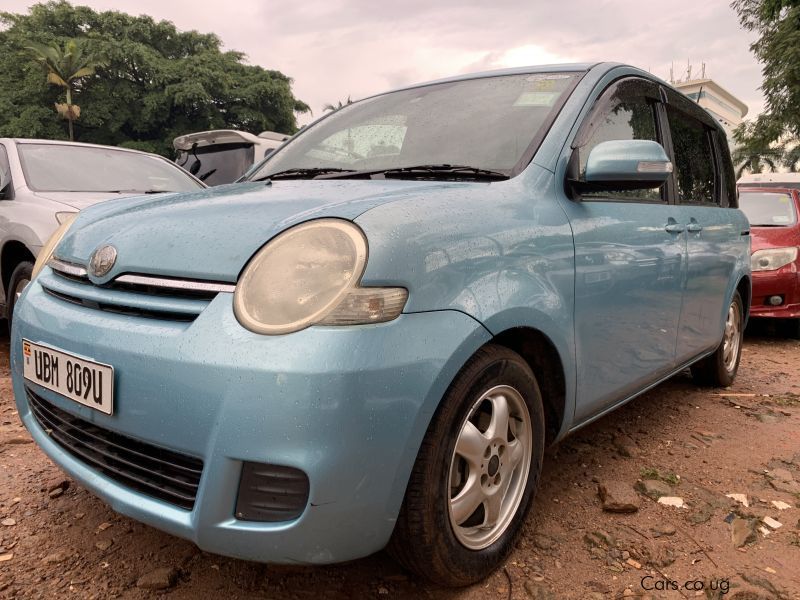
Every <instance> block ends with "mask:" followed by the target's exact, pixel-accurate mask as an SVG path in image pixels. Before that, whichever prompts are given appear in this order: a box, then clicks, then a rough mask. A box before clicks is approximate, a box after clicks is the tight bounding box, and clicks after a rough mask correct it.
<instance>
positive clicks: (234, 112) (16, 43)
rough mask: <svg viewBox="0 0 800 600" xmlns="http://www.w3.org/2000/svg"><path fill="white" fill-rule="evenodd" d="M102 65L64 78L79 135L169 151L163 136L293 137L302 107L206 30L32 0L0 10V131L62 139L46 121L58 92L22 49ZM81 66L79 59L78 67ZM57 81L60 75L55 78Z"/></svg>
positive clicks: (284, 81) (285, 80) (279, 79)
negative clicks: (72, 46) (69, 80)
mask: <svg viewBox="0 0 800 600" xmlns="http://www.w3.org/2000/svg"><path fill="white" fill-rule="evenodd" d="M73 39H81V40H82V41H81V42H80V46H81V52H82V53H83V54H84V55H88V56H92V57H98V56H102V57H103V60H102V61H98V62H100V63H102V64H96V65H94V64H93V65H92V66H94V73H88V72H85V73H83V74H82V76H81V78H80V79H77V80H75V81H74V85H73V90H74V92H75V93H76V94H77V95H78V97H79V98H80V105H81V117H80V120H79V121H77V122H76V123H75V137H76V139H79V140H81V141H86V142H94V143H100V144H110V145H119V146H125V147H133V148H137V149H141V150H147V151H151V152H158V153H160V154H163V155H165V156H171V155H172V139H173V138H174V137H176V136H178V135H182V134H185V133H191V132H194V131H202V130H206V129H239V130H243V131H249V132H250V133H255V134H258V133H260V132H261V131H264V130H271V131H279V132H282V133H288V134H291V133H294V132H295V131H296V130H297V122H296V119H295V112H306V111H308V106H307V105H306V104H305V103H303V102H301V101H300V100H298V99H296V98H295V97H294V95H293V94H292V90H291V83H292V80H291V79H290V78H289V77H287V76H286V75H284V74H282V73H280V72H279V71H273V70H267V69H263V68H262V67H259V66H253V65H248V64H245V62H244V61H245V56H244V55H243V54H242V53H240V52H234V51H223V50H222V48H221V47H222V42H221V41H220V39H219V38H218V37H217V36H216V35H214V34H203V33H199V32H197V31H188V32H181V31H178V30H177V29H176V28H175V26H174V25H173V24H172V23H170V22H168V21H155V20H153V19H152V18H150V17H147V16H138V17H134V16H131V15H127V14H124V13H121V12H117V11H105V12H97V11H94V10H92V9H91V8H89V7H86V6H72V5H71V4H69V3H68V2H66V0H60V1H51V2H47V3H42V4H36V5H34V6H32V7H31V9H30V12H29V13H28V14H26V15H19V14H11V13H7V12H3V13H0V136H2V137H6V136H8V137H42V138H52V139H64V138H65V137H66V134H67V128H66V127H65V125H64V122H63V121H60V120H58V119H57V118H54V113H53V108H52V107H53V105H54V104H55V103H56V102H57V101H58V97H59V89H58V88H57V87H56V86H51V85H47V83H46V81H45V78H44V77H42V67H41V65H40V64H38V63H37V60H36V59H34V58H33V57H32V54H31V51H30V50H26V48H30V47H33V46H34V45H36V44H44V45H46V46H52V47H59V46H61V47H63V46H64V44H65V43H66V42H67V41H68V40H73ZM87 66H88V65H87ZM62 78H63V77H62Z"/></svg>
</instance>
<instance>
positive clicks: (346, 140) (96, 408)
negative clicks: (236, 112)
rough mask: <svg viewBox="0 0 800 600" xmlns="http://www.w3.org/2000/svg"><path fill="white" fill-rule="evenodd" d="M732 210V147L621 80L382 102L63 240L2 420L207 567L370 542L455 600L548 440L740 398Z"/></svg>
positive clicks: (739, 309) (424, 88) (623, 69)
mask: <svg viewBox="0 0 800 600" xmlns="http://www.w3.org/2000/svg"><path fill="white" fill-rule="evenodd" d="M736 203H737V196H736V188H735V177H734V170H733V165H732V163H731V159H730V155H729V152H728V146H727V142H726V137H725V132H724V131H723V130H722V128H721V126H720V125H719V124H718V123H717V122H716V120H715V119H714V118H713V117H711V116H710V115H709V114H708V113H707V112H705V111H704V110H703V109H702V108H700V107H698V106H697V105H696V104H695V103H694V102H692V101H690V100H689V99H688V98H686V97H685V96H683V95H682V94H681V93H679V92H678V91H676V90H674V89H673V88H672V87H670V86H669V85H668V84H666V83H664V82H663V81H660V80H658V79H656V78H654V77H653V76H652V75H651V74H649V73H647V72H645V71H642V70H639V69H635V68H633V67H628V66H623V65H618V64H610V63H601V64H591V65H590V64H581V65H557V66H547V67H528V68H517V69H508V70H504V71H497V72H492V73H483V74H475V75H465V76H460V77H455V78H452V79H446V80H441V81H437V82H433V83H428V84H421V85H416V86H411V87H407V88H404V89H400V90H396V91H393V92H389V93H386V94H381V95H377V96H374V97H372V98H368V99H365V100H363V101H359V102H354V103H352V104H349V105H347V106H345V107H343V108H341V109H340V110H337V111H335V112H333V113H331V114H329V115H327V116H325V117H324V118H322V119H320V120H319V121H317V122H316V123H315V124H313V125H310V126H309V127H307V128H306V129H305V130H303V131H302V132H300V133H299V134H298V135H296V136H294V137H293V138H292V139H291V140H290V141H289V142H287V143H286V144H284V145H283V146H282V147H281V148H280V149H278V150H277V151H276V152H275V153H274V154H273V156H272V158H271V159H270V160H268V161H266V162H265V163H264V164H263V165H262V167H261V168H260V169H259V170H257V171H256V172H254V173H252V174H251V175H250V176H249V178H248V181H247V182H243V183H240V184H238V185H232V186H227V187H226V188H225V189H216V190H208V191H206V192H201V193H199V194H183V195H181V194H176V195H173V196H171V197H169V198H158V199H151V200H142V199H136V200H130V201H121V202H115V203H114V204H113V205H106V206H98V207H93V208H89V209H87V210H86V211H83V212H82V213H81V214H80V215H79V216H78V217H77V218H76V219H75V220H74V221H72V223H71V224H69V225H65V226H63V227H62V228H61V229H60V230H59V231H58V232H57V233H56V234H54V236H53V238H52V239H51V240H50V241H49V243H48V246H47V248H48V251H47V252H42V254H41V255H40V257H39V259H38V261H37V272H38V273H39V274H38V276H37V277H36V279H35V280H34V282H33V283H32V284H31V285H29V286H28V288H27V289H26V290H25V292H24V293H23V297H22V300H21V302H20V305H19V307H18V311H17V316H16V323H15V328H14V335H13V337H12V342H11V357H12V366H11V369H12V373H13V386H14V394H15V396H16V400H17V406H18V409H19V416H20V417H21V419H22V421H23V422H24V424H25V426H26V427H27V428H28V429H29V430H30V432H31V435H32V436H33V438H34V440H35V441H36V443H37V444H39V445H40V446H41V448H42V449H43V450H44V451H45V452H46V453H47V454H48V455H49V456H50V457H52V459H53V460H54V461H55V462H56V463H57V464H59V465H60V466H61V468H63V469H64V470H65V471H67V472H68V473H69V474H70V475H71V476H72V477H73V478H74V479H75V480H76V481H78V482H80V483H81V485H83V486H84V487H86V488H87V489H89V490H91V491H92V492H93V493H95V494H97V495H99V496H100V497H102V498H104V499H105V500H106V501H107V502H108V503H109V504H110V505H111V506H113V507H114V509H115V510H117V511H119V512H121V513H124V514H126V515H129V516H131V517H133V518H135V519H139V520H141V521H143V522H146V523H149V524H150V525H152V526H154V527H157V528H160V529H163V530H165V531H168V532H170V533H173V534H175V535H179V536H183V537H185V538H188V539H190V540H192V541H194V542H195V543H197V544H198V545H199V546H200V547H201V548H203V549H206V550H209V551H212V552H216V553H219V554H225V555H230V556H236V557H240V558H246V559H251V560H259V561H265V562H283V563H292V564H297V563H314V564H320V563H332V562H338V561H347V560H351V559H355V558H359V557H362V556H366V555H368V554H371V553H373V552H376V551H378V550H380V549H381V548H384V547H385V546H387V545H388V547H389V549H390V551H391V552H392V554H393V555H394V556H395V557H396V558H397V559H398V560H399V561H400V562H401V563H402V564H403V565H405V566H406V567H408V568H409V569H411V570H413V571H415V572H416V573H418V574H420V575H422V576H425V577H427V578H430V579H432V580H434V581H437V582H439V583H440V584H444V585H465V584H468V583H472V582H475V581H477V580H480V579H482V578H484V577H486V576H487V575H488V574H489V573H490V572H491V571H492V570H493V569H495V568H497V566H498V565H501V564H502V563H503V561H504V560H505V559H506V557H507V556H508V555H509V553H510V552H511V550H512V549H513V548H514V546H515V544H516V540H517V539H518V536H519V534H520V533H521V531H522V528H523V525H524V523H525V519H526V515H527V514H528V511H529V508H530V507H531V504H532V500H533V497H534V494H535V492H536V488H537V486H538V483H539V476H540V472H541V468H542V461H543V460H544V449H545V446H546V445H547V444H550V443H553V442H555V441H557V440H560V439H562V438H564V437H565V436H566V435H568V434H569V433H570V432H573V431H575V430H576V429H578V428H580V427H582V426H584V425H586V424H587V423H590V422H592V421H594V420H595V419H598V418H600V417H601V416H603V415H605V414H606V413H608V412H609V411H611V410H613V409H615V408H617V407H619V406H621V405H622V404H624V403H626V402H628V401H629V400H631V399H632V398H634V397H635V396H637V395H639V394H641V393H642V392H644V391H645V390H648V389H650V388H652V387H653V386H655V385H656V384H658V383H659V382H661V381H664V380H665V379H667V378H669V377H670V376H672V375H673V374H675V373H678V372H680V371H682V370H683V369H684V368H686V367H691V371H692V374H693V375H694V377H695V378H696V379H697V381H698V382H699V383H701V384H712V385H730V384H731V383H732V381H733V380H734V377H735V376H736V372H737V369H738V366H739V359H740V351H741V342H742V330H743V328H744V325H745V323H746V319H747V314H748V310H749V306H750V238H749V231H750V226H749V224H748V222H747V219H746V217H745V216H744V214H743V213H742V212H741V211H739V210H738V209H737V204H736ZM187 424H188V426H187ZM564 509H565V510H570V509H571V507H570V506H569V504H568V503H566V504H565V505H564Z"/></svg>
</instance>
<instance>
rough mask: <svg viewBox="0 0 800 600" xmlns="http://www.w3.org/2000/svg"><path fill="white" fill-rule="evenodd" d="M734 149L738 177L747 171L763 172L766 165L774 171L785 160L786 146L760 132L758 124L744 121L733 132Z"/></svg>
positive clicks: (733, 155)
mask: <svg viewBox="0 0 800 600" xmlns="http://www.w3.org/2000/svg"><path fill="white" fill-rule="evenodd" d="M733 139H734V144H735V145H734V149H733V152H732V155H731V158H732V159H733V164H734V165H736V177H737V179H738V178H739V177H741V176H742V174H743V173H744V172H745V171H750V172H751V173H761V172H763V171H764V168H765V167H766V168H767V169H768V170H769V171H770V172H774V171H775V170H776V169H777V168H778V165H780V164H782V163H783V162H784V158H785V155H786V152H785V148H784V147H783V146H782V145H780V144H776V143H775V142H771V141H770V140H768V139H765V138H763V137H762V136H760V135H759V134H758V130H757V128H756V124H755V123H752V122H746V123H742V125H741V126H739V127H738V128H737V129H736V131H735V132H734V134H733Z"/></svg>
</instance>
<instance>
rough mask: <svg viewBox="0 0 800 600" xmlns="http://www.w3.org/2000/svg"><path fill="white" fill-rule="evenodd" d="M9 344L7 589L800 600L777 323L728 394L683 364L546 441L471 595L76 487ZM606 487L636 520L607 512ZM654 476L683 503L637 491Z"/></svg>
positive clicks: (0, 582) (3, 559)
mask: <svg viewBox="0 0 800 600" xmlns="http://www.w3.org/2000/svg"><path fill="white" fill-rule="evenodd" d="M7 353H8V338H7V335H5V334H4V335H3V336H2V337H0V356H2V359H0V361H1V362H0V523H2V524H0V598H62V597H64V598H68V597H77V598H110V597H121V598H148V597H153V596H158V595H168V596H169V597H171V598H175V599H178V598H199V597H207V598H210V597H213V598H226V599H229V600H233V599H235V598H275V599H277V598H292V599H293V598H297V599H304V598H313V599H314V600H321V599H337V598H347V599H360V598H372V597H375V598H432V599H470V600H471V599H483V598H498V599H506V598H515V599H523V598H533V599H535V600H548V599H551V598H553V599H554V598H575V599H578V598H580V599H586V598H589V599H592V598H597V599H600V598H619V597H629V596H630V597H642V596H644V597H649V598H694V597H702V598H723V597H724V598H726V599H729V598H736V599H738V600H746V599H750V600H752V599H760V598H765V599H766V598H800V371H798V368H797V365H798V364H799V363H800V342H798V341H795V340H788V339H785V338H783V337H782V335H781V332H780V331H774V330H769V329H760V330H758V331H749V332H748V336H747V339H746V344H745V346H744V350H743V358H742V366H741V369H740V371H739V377H738V379H737V381H736V383H735V385H734V386H733V387H731V388H730V389H726V390H720V389H712V390H709V389H698V388H696V387H695V386H694V385H693V383H692V381H691V379H690V378H689V376H688V374H681V375H679V376H677V377H675V378H674V379H673V380H671V381H669V382H667V383H665V384H663V385H661V386H659V387H658V388H656V389H654V390H652V391H651V392H649V393H647V394H645V395H643V396H641V397H640V398H638V399H636V400H634V401H633V402H631V403H629V404H628V405H627V406H625V407H623V408H622V409H620V410H618V411H616V412H615V413H614V414H612V415H610V416H607V417H606V418H604V419H602V420H600V421H598V422H596V423H594V424H592V425H591V426H589V427H586V428H585V429H583V430H582V431H580V432H579V433H577V434H576V435H574V436H572V437H571V438H569V439H567V440H566V441H565V442H563V443H561V444H560V445H559V446H557V447H555V448H552V449H551V450H550V451H548V455H547V457H546V459H545V468H544V474H543V480H542V486H541V489H540V491H539V494H538V496H537V499H536V503H535V506H534V509H533V511H532V513H531V516H530V518H529V520H528V523H527V525H526V527H525V532H524V535H523V536H522V538H521V540H520V542H519V545H518V547H517V549H516V550H515V552H514V553H513V554H512V556H511V557H510V559H509V560H508V562H507V563H506V565H505V567H504V568H502V569H500V570H498V571H497V572H496V573H495V574H494V575H492V576H491V577H490V578H489V579H488V580H486V581H484V582H483V583H481V584H479V585H476V586H473V587H471V588H466V589H462V590H442V589H438V588H436V587H434V586H432V585H430V584H427V583H425V582H421V581H418V580H416V579H415V578H414V577H413V576H411V575H409V574H408V573H406V572H404V571H403V570H402V569H400V568H399V567H398V566H397V565H396V564H395V563H394V562H392V560H391V559H390V558H389V557H388V556H386V555H385V554H383V553H381V554H378V555H376V556H372V557H370V558H367V559H364V560H360V561H355V562H352V563H349V564H346V565H336V566H330V567H324V568H310V567H309V568H306V567H278V566H268V565H261V564H255V563H248V562H244V561H239V560H232V559H228V558H224V557H221V556H215V555H212V554H208V553H206V552H202V551H200V550H199V549H197V548H196V547H195V546H194V545H193V544H191V543H189V542H185V541H182V540H179V539H176V538H174V537H171V536H169V535H167V534H165V533H161V532H159V531H156V530H155V529H152V528H150V527H147V526H145V525H142V524H139V523H136V522H134V521H131V520H130V519H127V518H124V517H121V516H119V515H116V514H115V513H113V512H112V511H111V510H110V509H109V508H108V507H107V506H106V505H104V504H103V503H102V502H101V501H100V500H98V499H96V498H95V497H93V496H91V495H90V494H89V493H88V492H86V491H85V490H83V489H82V488H81V487H80V486H78V485H76V484H74V483H72V484H71V485H69V486H68V487H67V488H66V489H64V485H65V484H64V483H63V482H64V481H65V480H66V481H68V480H67V479H66V478H65V477H64V476H63V475H62V474H61V472H60V471H59V470H58V469H57V468H56V467H55V466H54V465H53V464H52V463H51V462H50V461H49V460H48V459H47V458H46V457H45V455H44V454H42V452H41V451H39V449H38V448H37V447H36V445H34V444H33V443H31V440H30V437H29V436H28V434H27V432H26V431H25V430H24V429H23V428H22V426H21V425H20V423H19V420H18V417H17V412H16V408H15V405H14V401H13V397H12V393H11V384H10V380H9V372H8V362H7V358H6V356H7ZM658 481H660V483H658ZM599 485H603V486H605V487H607V488H609V490H610V491H611V492H612V493H614V494H617V495H618V496H621V497H620V498H618V499H619V500H620V501H621V502H622V503H623V504H625V503H628V504H632V506H631V507H630V508H635V507H636V506H637V505H638V509H637V510H636V512H634V513H632V514H617V513H610V512H606V511H604V510H603V509H602V506H601V501H600V499H599V497H598V486H599ZM645 485H646V486H647V488H646V489H647V490H649V491H650V492H651V493H652V494H653V495H654V496H655V495H657V493H668V494H669V496H674V497H679V498H681V499H682V500H683V501H684V503H685V505H686V506H685V507H683V508H677V507H674V506H669V505H665V504H659V503H658V502H656V500H653V499H651V498H650V497H648V496H646V495H645V494H643V493H636V492H634V491H633V490H634V486H638V487H640V488H643V486H645ZM664 486H666V487H664ZM659 487H663V488H664V489H663V490H661V492H659V489H658V488H659ZM732 493H738V494H744V495H745V498H744V499H746V500H747V503H748V504H749V506H747V507H746V506H744V505H743V504H741V503H740V502H738V501H737V500H735V499H732V498H728V497H727V496H726V495H727V494H732ZM773 501H776V502H778V501H779V502H783V503H785V504H786V505H789V508H783V509H781V508H778V507H777V506H775V505H774V504H772V503H773ZM780 506H784V505H783V504H781V505H780ZM765 517H771V518H772V519H775V521H777V522H778V523H780V524H781V526H780V527H778V528H777V529H773V527H770V526H769V525H767V524H765V523H764V522H763V519H764V518H765ZM772 525H773V526H776V525H777V523H774V522H773V523H772ZM733 535H736V536H738V539H737V540H736V543H734V541H733ZM738 543H742V544H743V545H742V546H741V547H738V548H737V547H735V546H736V544H738ZM146 585H155V586H158V585H164V586H168V587H166V588H165V589H162V590H158V591H154V590H152V589H150V588H146V587H142V586H146ZM674 588H678V589H677V590H676V589H674Z"/></svg>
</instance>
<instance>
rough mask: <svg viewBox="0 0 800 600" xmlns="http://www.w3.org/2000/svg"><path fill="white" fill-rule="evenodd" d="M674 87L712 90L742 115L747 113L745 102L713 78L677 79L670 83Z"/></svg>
mask: <svg viewBox="0 0 800 600" xmlns="http://www.w3.org/2000/svg"><path fill="white" fill-rule="evenodd" d="M672 85H673V86H674V87H676V88H678V89H679V90H681V89H683V88H687V87H695V86H697V87H701V88H704V89H705V90H706V91H709V90H713V92H714V93H715V94H716V95H717V96H719V97H720V98H722V99H724V100H726V101H727V102H729V103H730V104H732V105H733V106H735V107H736V108H737V109H739V112H741V113H742V116H745V115H746V114H747V111H748V110H749V109H748V107H747V104H745V103H744V102H742V101H741V100H739V99H738V98H737V97H736V96H734V95H733V94H731V93H730V92H729V91H728V90H726V89H725V88H724V87H722V86H721V85H720V84H718V83H717V82H716V81H714V80H713V79H689V80H688V81H677V82H675V83H673V84H672Z"/></svg>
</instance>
